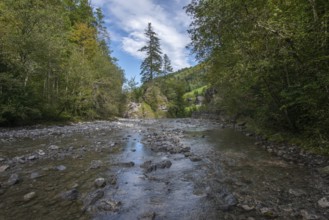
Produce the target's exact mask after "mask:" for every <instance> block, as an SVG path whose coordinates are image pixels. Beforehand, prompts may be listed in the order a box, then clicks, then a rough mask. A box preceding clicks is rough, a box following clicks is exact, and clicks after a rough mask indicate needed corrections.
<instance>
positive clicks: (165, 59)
mask: <svg viewBox="0 0 329 220" xmlns="http://www.w3.org/2000/svg"><path fill="white" fill-rule="evenodd" d="M162 72H163V75H167V74H168V73H171V72H173V68H172V66H171V61H170V59H169V57H168V55H167V54H164V55H163V70H162Z"/></svg>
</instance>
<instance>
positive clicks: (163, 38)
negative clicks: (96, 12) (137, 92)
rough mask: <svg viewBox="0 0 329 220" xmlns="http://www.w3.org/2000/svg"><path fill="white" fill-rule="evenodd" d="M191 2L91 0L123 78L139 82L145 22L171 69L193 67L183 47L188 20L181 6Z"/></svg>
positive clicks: (191, 58)
mask: <svg viewBox="0 0 329 220" xmlns="http://www.w3.org/2000/svg"><path fill="white" fill-rule="evenodd" d="M190 2H191V0H91V5H92V6H93V7H100V8H102V10H103V13H104V15H105V18H104V20H105V24H106V27H107V29H108V32H109V34H110V37H111V45H110V47H111V50H112V51H113V53H112V55H113V56H114V57H116V58H118V59H119V61H118V64H119V66H120V67H121V68H122V69H124V71H125V75H126V78H127V79H131V78H132V77H136V80H137V81H140V75H139V73H140V64H141V62H142V60H143V59H144V54H143V53H141V52H138V49H140V48H141V47H142V46H144V45H145V42H146V39H145V36H144V32H145V29H146V28H147V24H148V23H149V22H151V23H152V26H153V29H154V31H155V32H156V33H157V34H158V37H159V38H160V44H161V48H162V52H163V53H166V54H167V55H168V56H169V58H170V60H171V64H172V66H173V68H174V70H178V69H181V68H184V67H189V66H192V65H195V60H194V59H193V56H191V54H190V52H189V51H188V50H187V49H186V45H187V44H188V43H189V42H190V38H189V36H188V34H187V29H188V26H189V24H190V22H191V19H190V18H189V17H188V16H187V15H186V13H185V11H184V9H183V7H184V6H186V5H187V4H189V3H190Z"/></svg>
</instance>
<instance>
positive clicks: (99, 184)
mask: <svg viewBox="0 0 329 220" xmlns="http://www.w3.org/2000/svg"><path fill="white" fill-rule="evenodd" d="M94 185H95V187H97V188H102V187H104V186H105V185H106V181H105V179H104V178H97V179H95V181H94Z"/></svg>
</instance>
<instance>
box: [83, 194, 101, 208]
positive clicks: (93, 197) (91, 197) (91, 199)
mask: <svg viewBox="0 0 329 220" xmlns="http://www.w3.org/2000/svg"><path fill="white" fill-rule="evenodd" d="M103 196H104V191H102V190H97V191H94V192H91V193H89V194H88V195H87V196H86V197H85V199H84V202H83V203H84V207H83V210H86V209H88V207H89V206H92V205H94V204H95V203H96V202H97V201H98V200H100V199H101V198H103Z"/></svg>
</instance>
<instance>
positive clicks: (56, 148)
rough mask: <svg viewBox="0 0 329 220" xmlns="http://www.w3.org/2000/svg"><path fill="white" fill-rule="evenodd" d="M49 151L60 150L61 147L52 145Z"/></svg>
mask: <svg viewBox="0 0 329 220" xmlns="http://www.w3.org/2000/svg"><path fill="white" fill-rule="evenodd" d="M48 149H49V150H58V149H59V147H58V146H57V145H50V146H49V147H48Z"/></svg>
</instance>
